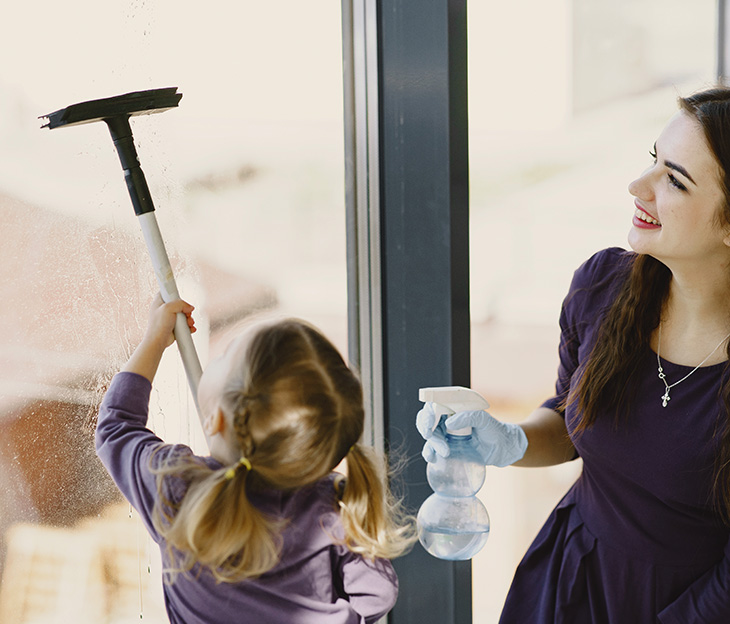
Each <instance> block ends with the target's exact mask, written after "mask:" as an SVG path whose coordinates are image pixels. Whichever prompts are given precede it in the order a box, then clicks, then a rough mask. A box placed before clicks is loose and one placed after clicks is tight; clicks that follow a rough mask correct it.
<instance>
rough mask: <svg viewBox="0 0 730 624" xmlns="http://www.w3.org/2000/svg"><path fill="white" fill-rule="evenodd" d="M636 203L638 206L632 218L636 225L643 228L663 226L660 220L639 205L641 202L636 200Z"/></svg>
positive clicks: (656, 228)
mask: <svg viewBox="0 0 730 624" xmlns="http://www.w3.org/2000/svg"><path fill="white" fill-rule="evenodd" d="M634 205H635V206H636V211H635V212H634V218H633V219H632V223H633V224H634V225H635V226H636V227H638V228H642V229H644V230H658V229H659V228H661V227H662V226H661V223H659V221H657V220H656V219H655V218H654V217H652V216H651V215H650V214H649V213H648V212H647V211H646V210H644V209H643V208H642V207H641V206H640V205H639V202H636V201H635V202H634Z"/></svg>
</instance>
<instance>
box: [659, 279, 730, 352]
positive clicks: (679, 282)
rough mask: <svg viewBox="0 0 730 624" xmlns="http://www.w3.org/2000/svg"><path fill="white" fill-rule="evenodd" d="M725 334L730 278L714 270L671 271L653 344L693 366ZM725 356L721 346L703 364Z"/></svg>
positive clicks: (729, 308)
mask: <svg viewBox="0 0 730 624" xmlns="http://www.w3.org/2000/svg"><path fill="white" fill-rule="evenodd" d="M728 273H730V271H729V272H728ZM728 334H730V279H728V278H727V276H724V275H723V276H722V277H720V276H719V275H717V274H715V275H707V274H705V275H698V274H697V273H692V274H689V273H687V272H685V273H682V272H673V273H672V280H671V282H670V284H669V296H668V297H667V301H666V303H665V305H664V308H663V309H662V315H661V345H660V344H659V332H658V331H655V332H654V336H653V338H652V347H653V348H654V349H655V350H658V349H660V350H661V355H662V357H663V358H666V359H667V360H669V361H671V362H674V363H675V364H682V365H686V366H696V365H697V364H698V363H699V362H701V361H702V360H703V359H704V358H705V357H706V356H707V354H708V353H709V352H710V351H711V350H712V349H713V348H714V347H715V346H716V345H717V344H718V342H720V341H721V340H722V339H723V338H725V337H726V336H727V335H728ZM726 359H727V355H726V350H725V349H724V348H720V349H718V350H717V352H716V353H715V354H714V355H713V356H712V357H711V358H710V360H708V361H707V363H706V365H712V364H717V363H719V362H722V361H724V360H726Z"/></svg>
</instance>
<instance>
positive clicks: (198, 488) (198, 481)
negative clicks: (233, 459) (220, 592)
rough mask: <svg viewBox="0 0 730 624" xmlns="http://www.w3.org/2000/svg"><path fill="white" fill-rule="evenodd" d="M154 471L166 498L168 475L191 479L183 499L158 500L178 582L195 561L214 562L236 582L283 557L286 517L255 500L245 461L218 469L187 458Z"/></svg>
mask: <svg viewBox="0 0 730 624" xmlns="http://www.w3.org/2000/svg"><path fill="white" fill-rule="evenodd" d="M249 465H250V464H249ZM154 472H155V473H156V474H157V479H158V482H157V483H158V490H159V492H160V495H161V498H160V500H165V499H163V498H162V492H163V491H164V489H165V488H164V480H165V478H178V477H179V478H181V479H183V480H184V481H185V482H188V483H190V486H189V487H188V489H187V492H186V493H185V496H184V497H183V499H182V501H181V502H180V503H179V504H177V505H174V506H172V507H170V503H169V501H168V502H167V505H166V506H165V507H167V509H165V507H163V506H158V508H157V510H156V513H155V516H154V518H153V520H154V524H155V528H156V529H157V530H158V531H159V532H160V534H161V535H162V536H163V537H164V538H165V539H166V541H167V546H168V558H169V560H170V562H171V564H172V568H171V569H170V570H168V571H167V572H168V574H169V576H170V578H171V581H172V582H174V578H175V576H176V575H177V574H178V573H180V572H188V571H190V570H191V569H192V568H193V566H194V565H195V564H201V565H204V566H206V567H207V568H209V570H210V572H211V573H212V574H213V576H214V577H215V579H216V581H218V582H219V583H234V582H237V581H240V580H243V579H245V578H252V577H257V576H260V575H261V574H263V573H264V572H267V571H268V570H270V569H271V568H273V567H274V566H275V565H276V563H277V562H278V561H279V554H280V549H281V544H280V539H279V533H280V530H281V522H280V521H277V520H275V519H272V518H270V517H269V516H267V515H266V514H264V513H262V512H261V511H260V510H258V509H257V508H256V507H255V506H253V505H252V504H251V502H250V500H249V498H248V494H247V487H246V484H247V481H248V480H249V477H250V471H249V469H248V468H247V467H246V466H245V465H241V463H237V464H235V465H234V466H231V467H227V468H222V469H220V470H212V469H211V468H209V467H208V466H206V465H204V464H201V463H199V462H195V461H191V460H189V459H184V460H182V462H181V463H177V464H173V465H167V466H163V467H160V468H157V469H154ZM232 553H234V554H232Z"/></svg>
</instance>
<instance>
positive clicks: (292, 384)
mask: <svg viewBox="0 0 730 624" xmlns="http://www.w3.org/2000/svg"><path fill="white" fill-rule="evenodd" d="M219 406H220V409H221V410H222V411H223V413H224V415H225V416H226V418H227V419H228V422H231V423H233V427H234V430H235V433H236V436H237V438H238V443H239V445H240V448H241V454H242V456H243V457H245V458H246V459H247V460H248V462H250V466H251V469H250V470H249V469H248V466H247V465H238V466H236V467H224V468H222V469H219V470H214V469H211V468H210V467H208V466H207V465H205V464H204V463H201V462H200V461H199V460H195V459H194V458H192V457H190V456H185V457H183V458H180V457H178V458H177V459H172V460H170V461H163V462H162V465H160V466H158V467H155V468H153V470H154V471H155V473H156V474H157V480H158V490H159V495H160V496H159V503H158V505H157V507H156V511H155V517H154V521H155V527H156V528H157V530H158V531H159V532H160V534H161V535H163V537H165V539H166V540H167V544H168V549H169V551H168V555H169V556H170V561H173V562H175V563H174V565H175V569H174V570H173V572H186V571H189V570H190V569H191V568H192V567H193V566H194V565H195V564H196V563H199V564H202V565H204V566H206V567H207V568H209V569H210V571H211V572H212V574H213V575H214V576H215V578H216V579H217V580H218V581H220V582H236V581H239V580H242V579H245V578H250V577H256V576H259V575H261V574H263V573H264V572H267V571H268V570H270V569H271V568H273V567H274V566H275V565H276V564H277V562H278V561H279V554H280V548H281V541H280V534H281V530H282V529H283V527H284V525H285V523H286V519H282V518H272V517H270V516H267V515H266V514H264V513H262V512H261V511H260V510H258V509H257V508H256V507H254V506H253V505H252V504H251V503H250V501H249V496H248V494H249V492H251V491H253V490H256V489H259V488H274V489H277V490H284V491H291V490H296V489H298V488H301V487H305V486H308V485H311V484H313V483H315V482H317V481H319V480H320V479H322V478H323V477H325V476H326V475H327V474H329V473H330V472H331V471H332V469H333V468H334V467H335V466H337V465H338V464H339V463H340V461H341V460H342V459H343V458H347V466H348V476H347V480H346V485H345V487H344V492H343V494H342V497H341V500H340V501H339V507H340V516H341V519H342V524H343V526H344V531H345V537H344V544H345V545H346V546H347V548H349V549H350V550H351V551H353V552H356V553H359V554H361V555H363V556H364V557H367V558H375V557H382V558H393V557H397V556H399V555H401V554H403V553H404V552H406V551H407V550H408V549H409V548H410V546H411V545H412V544H413V542H414V541H415V539H416V538H415V530H414V523H413V520H412V518H410V517H407V516H406V515H405V514H404V513H403V511H402V509H401V507H400V504H399V502H398V501H396V500H394V498H393V497H392V495H391V494H390V491H389V488H388V485H387V481H386V479H387V471H386V469H385V462H384V460H383V459H380V458H378V457H377V455H376V454H375V453H374V451H373V449H372V448H369V447H366V446H364V445H361V444H358V439H359V438H360V436H361V435H362V432H363V426H364V410H363V401H362V388H361V385H360V381H359V380H358V378H357V376H356V375H355V374H354V373H353V372H352V371H351V370H350V368H348V366H347V365H346V364H345V362H344V361H343V359H342V357H341V356H340V354H339V352H338V351H337V349H336V348H335V347H334V345H332V343H331V342H330V341H329V340H327V338H325V337H324V336H323V335H322V334H321V333H320V332H319V331H317V330H316V329H315V328H314V327H311V326H310V325H308V324H307V323H305V322H303V321H300V320H296V319H288V320H284V321H279V322H277V323H274V324H270V325H267V326H264V327H262V328H260V329H258V331H256V333H255V334H254V335H253V337H252V338H251V340H250V341H249V343H248V346H247V349H246V355H245V357H244V358H243V360H242V361H241V362H240V363H239V364H238V365H237V366H236V365H234V369H233V370H232V371H231V373H230V374H229V376H228V379H227V381H226V383H225V384H224V389H223V395H222V397H221V399H220V404H219ZM167 478H180V479H182V481H183V482H184V483H186V484H189V487H188V489H187V492H186V494H185V495H184V497H183V498H182V500H181V501H180V502H179V503H175V504H173V503H172V502H171V501H170V500H169V497H167V496H165V491H166V488H165V487H164V483H165V479H167ZM173 579H174V575H173Z"/></svg>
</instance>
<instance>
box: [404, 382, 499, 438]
mask: <svg viewBox="0 0 730 624" xmlns="http://www.w3.org/2000/svg"><path fill="white" fill-rule="evenodd" d="M418 399H419V400H420V401H422V402H424V403H433V407H434V410H435V412H436V422H435V423H434V429H435V428H436V427H437V426H438V423H439V422H440V421H441V416H442V415H444V414H446V415H448V416H450V415H451V414H455V413H456V412H466V411H472V410H483V409H487V408H489V403H488V402H487V400H486V399H485V398H484V397H483V396H482V395H481V394H479V393H478V392H476V391H475V390H472V389H471V388H464V387H463V386H441V387H436V388H421V389H420V390H419V391H418ZM447 432H448V433H450V434H452V435H469V434H470V433H471V427H467V428H465V429H457V430H448V429H447Z"/></svg>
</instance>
